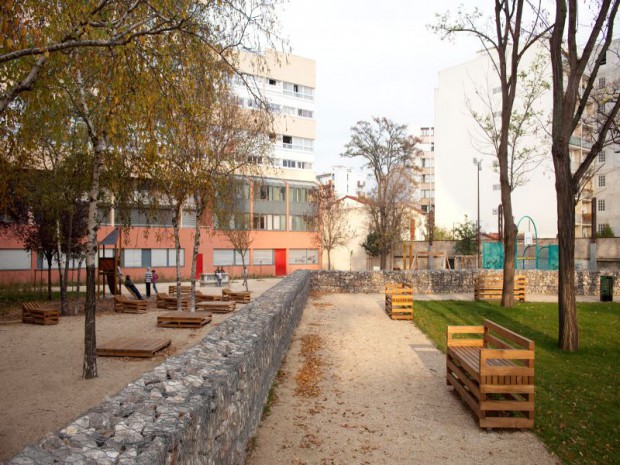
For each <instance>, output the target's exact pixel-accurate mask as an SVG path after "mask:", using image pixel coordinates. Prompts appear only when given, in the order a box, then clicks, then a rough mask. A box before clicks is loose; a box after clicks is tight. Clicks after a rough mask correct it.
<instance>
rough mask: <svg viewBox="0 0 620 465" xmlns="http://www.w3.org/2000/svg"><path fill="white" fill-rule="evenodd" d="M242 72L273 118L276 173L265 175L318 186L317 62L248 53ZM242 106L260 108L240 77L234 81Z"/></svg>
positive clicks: (267, 52)
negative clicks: (316, 149) (267, 106)
mask: <svg viewBox="0 0 620 465" xmlns="http://www.w3.org/2000/svg"><path fill="white" fill-rule="evenodd" d="M240 69H241V70H242V71H243V72H244V73H245V76H244V77H245V78H246V79H247V81H248V82H249V83H251V84H252V85H254V86H255V93H256V94H257V95H260V96H262V97H263V98H264V99H266V100H267V102H268V105H269V107H270V109H271V111H272V112H273V114H274V133H273V134H271V138H272V140H273V143H274V151H273V154H272V156H273V158H274V160H273V162H274V163H273V169H270V168H267V170H266V175H267V176H273V177H277V178H283V179H292V180H298V181H307V182H310V183H314V182H316V180H315V176H314V170H313V168H314V160H315V153H314V146H315V139H316V119H315V88H316V63H315V61H314V60H311V59H308V58H303V57H299V56H296V55H291V54H283V53H279V52H275V51H266V52H265V53H264V54H263V55H257V54H251V53H245V54H243V55H242V56H241V63H240ZM233 85H234V89H233V90H234V92H235V94H236V95H237V96H238V98H239V102H240V103H241V104H242V105H243V106H245V107H247V108H253V107H257V106H258V105H259V104H258V102H256V100H255V96H254V95H252V92H251V91H250V90H249V89H248V88H247V86H246V85H245V84H244V83H243V81H242V79H241V78H240V77H239V76H236V77H235V78H234V80H233Z"/></svg>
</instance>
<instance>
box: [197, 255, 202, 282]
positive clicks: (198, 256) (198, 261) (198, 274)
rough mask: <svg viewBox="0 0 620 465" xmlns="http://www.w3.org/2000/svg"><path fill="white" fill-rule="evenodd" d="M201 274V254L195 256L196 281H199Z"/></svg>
mask: <svg viewBox="0 0 620 465" xmlns="http://www.w3.org/2000/svg"><path fill="white" fill-rule="evenodd" d="M201 274H202V254H201V253H199V254H198V255H197V256H196V279H200V275H201Z"/></svg>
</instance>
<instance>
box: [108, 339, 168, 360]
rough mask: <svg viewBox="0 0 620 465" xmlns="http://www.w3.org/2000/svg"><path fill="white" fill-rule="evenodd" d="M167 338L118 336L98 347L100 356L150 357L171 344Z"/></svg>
mask: <svg viewBox="0 0 620 465" xmlns="http://www.w3.org/2000/svg"><path fill="white" fill-rule="evenodd" d="M170 342H171V340H170V339H167V338H150V339H149V338H138V339H136V338H130V337H117V338H115V339H112V340H110V341H107V342H105V343H103V344H100V345H99V347H97V355H98V356H100V357H140V358H150V357H152V356H153V355H155V353H156V352H158V351H160V350H162V349H163V348H165V347H168V346H169V345H170Z"/></svg>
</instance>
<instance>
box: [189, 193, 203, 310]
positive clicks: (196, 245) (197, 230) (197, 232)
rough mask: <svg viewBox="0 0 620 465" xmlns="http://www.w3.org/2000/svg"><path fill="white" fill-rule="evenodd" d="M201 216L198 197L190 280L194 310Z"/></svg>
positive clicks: (193, 307)
mask: <svg viewBox="0 0 620 465" xmlns="http://www.w3.org/2000/svg"><path fill="white" fill-rule="evenodd" d="M196 197H197V196H196ZM199 212H200V213H199ZM200 216H202V202H201V201H200V200H199V199H196V227H195V228H194V251H193V253H192V276H191V280H190V282H191V285H192V292H191V293H190V296H189V309H190V311H192V312H193V311H194V310H195V308H196V263H197V262H198V248H199V247H200Z"/></svg>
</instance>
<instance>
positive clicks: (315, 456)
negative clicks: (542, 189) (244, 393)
mask: <svg viewBox="0 0 620 465" xmlns="http://www.w3.org/2000/svg"><path fill="white" fill-rule="evenodd" d="M453 463H459V464H498V463H499V464H503V465H511V464H528V465H531V464H541V465H542V464H558V463H560V462H559V461H558V460H557V459H556V458H555V457H554V456H552V455H551V454H550V453H549V452H548V451H547V450H546V449H545V447H544V445H543V444H542V443H541V442H540V441H539V440H538V439H537V438H536V437H535V436H534V435H533V434H532V433H531V432H529V431H487V430H481V429H480V428H479V427H478V426H477V423H476V420H475V418H474V416H473V414H472V413H471V412H470V411H469V410H467V408H466V407H465V404H463V403H462V402H461V401H460V400H459V398H458V397H457V396H456V395H455V394H454V393H453V392H452V388H449V387H448V386H446V382H445V358H444V356H443V354H442V353H441V352H439V351H438V350H437V349H435V347H434V346H433V345H432V343H431V342H430V341H429V340H428V339H427V338H426V337H425V336H424V335H423V334H422V333H421V331H419V330H418V329H417V328H416V327H415V325H412V324H411V323H410V322H406V321H392V320H390V319H389V318H388V317H387V316H386V315H385V313H384V311H383V295H380V294H370V295H346V294H335V295H324V296H315V297H313V298H312V299H311V301H309V303H308V305H307V307H306V310H305V312H304V315H303V317H302V320H301V324H300V326H299V328H298V329H297V332H296V335H295V338H294V341H293V343H292V346H291V349H290V351H289V353H288V355H287V357H286V360H285V362H284V364H283V366H282V369H281V371H280V373H279V375H278V379H277V383H276V388H275V393H274V396H273V401H272V404H271V406H270V408H269V411H268V414H267V415H266V417H265V418H264V419H263V422H262V423H261V426H260V429H259V431H258V434H257V436H256V438H255V440H254V443H253V445H252V446H251V447H250V450H249V452H248V458H247V461H246V465H273V464H290V465H303V464H320V465H341V464H343V465H344V464H347V465H349V464H372V465H374V464H453Z"/></svg>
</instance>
